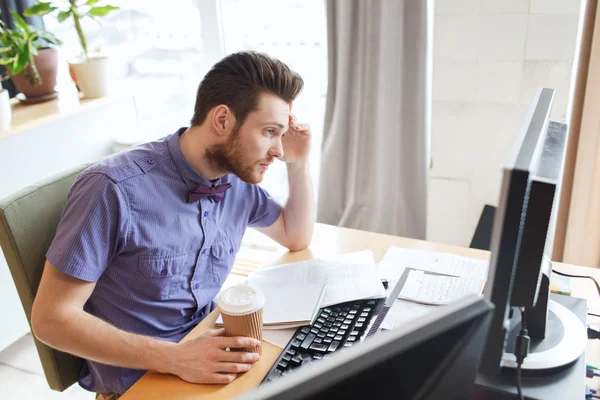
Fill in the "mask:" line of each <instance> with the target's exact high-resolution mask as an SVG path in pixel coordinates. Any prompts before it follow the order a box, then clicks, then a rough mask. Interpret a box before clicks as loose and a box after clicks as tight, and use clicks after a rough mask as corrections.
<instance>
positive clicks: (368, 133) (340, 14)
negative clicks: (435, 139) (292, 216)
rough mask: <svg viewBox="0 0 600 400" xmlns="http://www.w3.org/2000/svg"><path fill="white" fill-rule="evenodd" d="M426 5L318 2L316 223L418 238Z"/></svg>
mask: <svg viewBox="0 0 600 400" xmlns="http://www.w3.org/2000/svg"><path fill="white" fill-rule="evenodd" d="M432 7H433V6H432V1H431V0H423V1H421V0H372V1H361V0H327V30H328V48H329V88H328V94H327V109H326V114H325V129H324V137H323V148H322V163H321V177H320V184H319V201H318V212H317V220H318V221H319V222H323V223H328V224H333V225H338V226H345V227H350V228H356V229H363V230H368V231H375V232H382V233H388V234H394V235H401V236H407V237H413V238H419V239H424V238H425V230H426V215H427V172H428V167H429V136H430V122H429V121H430V109H431V95H430V93H431V89H430V88H431V83H430V82H431V54H432V51H431V50H432V49H431V43H432V37H431V35H432V27H431V24H432V23H433V18H432V14H433V13H432Z"/></svg>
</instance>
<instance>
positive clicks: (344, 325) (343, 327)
mask: <svg viewBox="0 0 600 400" xmlns="http://www.w3.org/2000/svg"><path fill="white" fill-rule="evenodd" d="M349 327H350V326H349V325H348V324H342V326H341V329H348V328H349Z"/></svg>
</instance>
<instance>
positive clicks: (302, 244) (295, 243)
mask: <svg viewBox="0 0 600 400" xmlns="http://www.w3.org/2000/svg"><path fill="white" fill-rule="evenodd" d="M309 245H310V240H291V241H289V242H288V243H287V244H286V246H285V247H287V248H288V250H289V251H301V250H304V249H306V248H307V247H308V246H309Z"/></svg>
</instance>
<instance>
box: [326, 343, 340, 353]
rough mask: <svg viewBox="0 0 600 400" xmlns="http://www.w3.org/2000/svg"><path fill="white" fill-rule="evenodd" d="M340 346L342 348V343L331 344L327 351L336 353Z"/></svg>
mask: <svg viewBox="0 0 600 400" xmlns="http://www.w3.org/2000/svg"><path fill="white" fill-rule="evenodd" d="M339 346H340V342H337V341H334V342H331V344H330V345H329V348H328V349H327V351H336V350H337V348H338V347H339Z"/></svg>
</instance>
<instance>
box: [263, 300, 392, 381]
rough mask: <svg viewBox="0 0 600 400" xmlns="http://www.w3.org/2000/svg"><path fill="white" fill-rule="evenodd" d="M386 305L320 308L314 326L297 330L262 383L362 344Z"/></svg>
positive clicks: (366, 303)
mask: <svg viewBox="0 0 600 400" xmlns="http://www.w3.org/2000/svg"><path fill="white" fill-rule="evenodd" d="M384 303H385V298H381V299H372V300H355V301H350V302H347V303H341V304H336V305H334V306H331V307H323V308H321V310H320V312H319V315H318V316H317V317H316V318H315V320H314V322H313V323H312V324H311V325H306V326H302V327H300V328H298V329H297V330H296V333H294V336H293V337H292V339H291V340H290V341H289V342H288V344H287V345H286V346H285V349H283V351H282V352H281V354H280V355H279V358H277V361H275V363H274V364H273V366H272V367H271V370H269V373H268V374H267V376H265V379H263V381H262V383H264V382H268V381H275V380H277V379H279V378H280V377H282V376H286V375H288V374H289V373H290V372H292V371H293V370H294V369H296V368H299V367H300V366H302V365H307V364H312V363H313V362H314V361H315V360H320V359H322V358H326V357H327V356H328V355H329V354H331V353H333V352H335V351H339V350H342V349H345V348H348V347H351V346H352V345H353V344H355V343H358V342H360V341H361V340H362V339H363V338H364V337H365V334H366V333H367V328H368V327H369V324H370V322H371V320H372V319H373V318H374V317H376V316H377V314H378V313H379V311H380V310H381V308H382V307H383V304H384Z"/></svg>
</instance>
